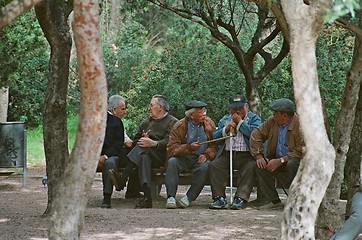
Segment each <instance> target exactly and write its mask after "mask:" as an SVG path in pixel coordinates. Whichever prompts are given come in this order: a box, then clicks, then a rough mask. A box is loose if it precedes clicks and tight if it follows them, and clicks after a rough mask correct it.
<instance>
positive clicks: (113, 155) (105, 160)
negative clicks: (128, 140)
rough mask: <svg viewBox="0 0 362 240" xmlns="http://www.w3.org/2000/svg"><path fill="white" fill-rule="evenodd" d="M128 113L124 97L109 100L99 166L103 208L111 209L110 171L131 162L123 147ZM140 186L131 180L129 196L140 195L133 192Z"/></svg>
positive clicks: (111, 185) (111, 188)
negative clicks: (124, 118) (123, 118)
mask: <svg viewBox="0 0 362 240" xmlns="http://www.w3.org/2000/svg"><path fill="white" fill-rule="evenodd" d="M126 112H127V109H126V100H125V99H124V98H123V97H122V96H119V95H113V96H111V97H110V98H109V100H108V112H107V125H106V135H105V137H104V143H103V147H102V152H101V156H100V157H99V164H98V166H99V168H100V169H101V170H102V182H103V202H102V206H101V207H102V208H111V195H112V193H113V184H112V181H111V178H110V176H109V175H108V173H109V171H110V169H114V170H115V169H117V168H118V167H122V166H123V167H124V166H126V165H127V163H128V162H129V160H128V158H127V156H126V152H125V151H124V149H123V145H124V142H125V141H124V140H125V139H124V136H125V130H124V127H123V123H122V120H121V119H122V117H123V116H124V115H125V114H126ZM135 180H136V181H135ZM138 185H139V183H138V181H137V178H136V179H133V178H132V179H130V181H129V183H128V188H127V193H128V195H136V194H139V192H135V191H132V189H133V190H135V189H137V188H138ZM122 189H123V187H122ZM117 190H121V189H117Z"/></svg>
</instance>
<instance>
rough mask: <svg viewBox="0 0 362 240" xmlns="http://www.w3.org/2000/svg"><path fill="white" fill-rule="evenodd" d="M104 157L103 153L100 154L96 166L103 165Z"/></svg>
mask: <svg viewBox="0 0 362 240" xmlns="http://www.w3.org/2000/svg"><path fill="white" fill-rule="evenodd" d="M106 160H107V159H106V157H105V156H104V155H102V156H100V157H99V159H98V166H99V167H103V165H104V162H105V161H106Z"/></svg>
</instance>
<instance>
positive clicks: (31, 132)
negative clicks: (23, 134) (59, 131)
mask: <svg viewBox="0 0 362 240" xmlns="http://www.w3.org/2000/svg"><path fill="white" fill-rule="evenodd" d="M78 122H79V116H77V115H73V114H70V115H68V118H67V129H68V149H69V151H71V150H72V149H73V147H74V143H75V137H76V133H77V127H78ZM27 160H28V162H30V163H39V162H44V161H45V157H44V141H43V125H39V126H38V127H36V128H30V129H28V130H27Z"/></svg>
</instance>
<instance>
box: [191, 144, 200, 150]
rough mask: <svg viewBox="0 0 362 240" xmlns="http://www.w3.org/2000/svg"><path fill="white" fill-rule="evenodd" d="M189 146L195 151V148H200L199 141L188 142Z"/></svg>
mask: <svg viewBox="0 0 362 240" xmlns="http://www.w3.org/2000/svg"><path fill="white" fill-rule="evenodd" d="M189 148H190V150H191V151H196V150H197V149H199V148H200V143H198V142H193V143H191V144H189Z"/></svg>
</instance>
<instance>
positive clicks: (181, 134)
mask: <svg viewBox="0 0 362 240" xmlns="http://www.w3.org/2000/svg"><path fill="white" fill-rule="evenodd" d="M185 109H186V111H185V115H186V117H185V118H183V119H181V120H179V121H178V122H177V123H176V124H175V125H174V127H173V128H172V130H171V133H170V137H169V141H168V144H167V156H168V158H169V160H168V166H167V171H166V177H165V183H166V191H167V203H166V208H176V207H177V204H176V199H175V197H176V192H177V186H178V181H179V173H180V172H182V171H184V170H186V169H192V183H191V186H190V188H189V189H188V191H187V193H186V195H185V196H183V197H182V198H181V199H180V200H179V201H178V205H179V206H180V207H182V208H186V207H188V206H189V205H190V202H192V201H194V200H195V199H196V198H197V197H198V196H199V194H200V192H201V190H202V188H203V187H204V184H205V180H206V178H207V175H208V169H209V162H210V160H213V159H214V157H215V155H216V145H215V143H214V142H212V143H208V144H202V142H205V141H208V140H211V139H212V132H213V131H214V130H215V123H214V122H213V121H212V120H211V119H210V118H209V117H207V116H206V103H204V102H200V101H195V100H193V101H190V102H187V103H186V104H185Z"/></svg>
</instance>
